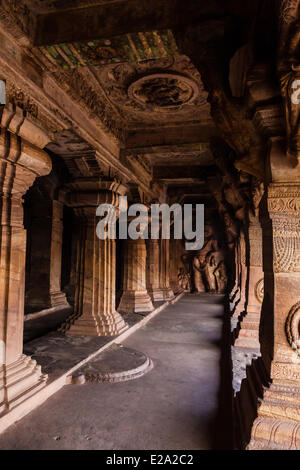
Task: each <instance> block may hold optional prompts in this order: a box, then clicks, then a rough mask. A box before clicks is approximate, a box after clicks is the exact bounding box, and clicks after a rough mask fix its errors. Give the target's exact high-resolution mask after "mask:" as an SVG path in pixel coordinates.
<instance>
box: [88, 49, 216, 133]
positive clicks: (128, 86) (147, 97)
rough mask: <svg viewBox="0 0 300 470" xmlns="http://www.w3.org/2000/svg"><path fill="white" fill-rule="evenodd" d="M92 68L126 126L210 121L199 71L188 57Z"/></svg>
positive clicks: (208, 108)
mask: <svg viewBox="0 0 300 470" xmlns="http://www.w3.org/2000/svg"><path fill="white" fill-rule="evenodd" d="M93 69H94V73H95V75H96V77H97V79H98V81H99V84H100V86H101V88H102V89H103V90H104V91H105V93H106V96H107V99H108V100H109V101H110V103H111V104H112V105H113V106H114V107H115V109H116V110H117V111H118V113H119V115H120V117H121V118H123V119H124V120H125V121H126V124H127V127H130V126H133V127H142V126H144V125H147V124H155V123H157V124H159V125H160V124H178V123H180V122H185V124H187V123H188V122H193V123H194V122H208V121H210V120H211V118H210V107H209V104H208V103H207V93H206V92H205V90H204V87H203V83H202V81H201V77H200V74H199V73H198V71H197V70H196V68H195V67H194V66H193V64H192V62H191V61H190V59H189V58H188V57H187V56H184V55H175V56H169V57H164V58H161V59H157V60H147V61H143V62H135V63H129V62H126V63H123V64H110V65H106V66H98V67H93Z"/></svg>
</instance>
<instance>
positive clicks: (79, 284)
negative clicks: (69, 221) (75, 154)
mask: <svg viewBox="0 0 300 470" xmlns="http://www.w3.org/2000/svg"><path fill="white" fill-rule="evenodd" d="M67 190H69V193H68V194H66V197H65V202H66V204H68V205H70V206H71V207H73V208H74V210H75V214H76V216H77V220H78V224H79V236H78V240H77V259H76V275H75V276H76V279H75V281H76V284H75V286H76V287H75V304H74V314H73V315H71V316H70V317H69V318H68V319H67V321H66V323H65V324H64V325H63V326H62V327H61V330H62V331H66V332H67V334H68V335H88V336H114V335H117V334H119V333H121V332H123V331H124V330H126V328H128V325H127V324H126V323H125V321H124V320H123V318H122V316H121V315H120V314H119V313H118V312H117V311H116V308H115V284H116V283H115V276H116V246H115V239H113V238H111V237H107V238H106V239H105V240H101V239H99V238H98V236H97V233H96V227H97V223H98V222H99V220H100V219H99V217H96V209H97V207H98V206H99V205H100V204H111V205H112V206H114V207H117V206H118V202H119V196H120V195H124V194H125V192H126V188H125V187H124V186H123V185H121V184H120V183H117V182H115V181H110V180H99V178H82V179H79V180H75V181H73V182H72V183H70V184H69V185H68V187H67ZM110 215H111V214H108V230H110V228H109V224H110V223H113V222H114V221H113V220H112V218H110Z"/></svg>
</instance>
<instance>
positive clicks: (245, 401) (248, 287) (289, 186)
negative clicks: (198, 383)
mask: <svg viewBox="0 0 300 470" xmlns="http://www.w3.org/2000/svg"><path fill="white" fill-rule="evenodd" d="M299 204H300V184H298V183H297V182H292V181H291V182H274V183H269V184H268V185H267V186H266V187H265V193H264V196H263V198H262V200H261V203H260V212H259V216H258V214H257V215H255V216H254V215H252V216H250V217H249V221H248V226H247V227H246V228H244V230H243V231H242V232H241V234H240V237H239V239H238V240H237V241H236V246H235V255H234V257H235V260H236V272H235V283H234V286H233V289H232V291H231V293H230V296H229V297H230V309H231V313H232V329H233V331H234V332H235V339H234V348H233V350H234V351H235V352H234V354H242V351H244V353H245V356H246V357H247V360H246V363H245V365H247V368H246V373H245V375H244V380H243V381H242V383H241V388H240V390H238V391H237V395H236V398H235V400H234V407H235V411H236V414H235V418H236V426H237V433H236V435H237V436H238V441H239V442H238V445H239V446H242V447H243V446H246V445H247V448H248V449H299V448H300V415H299V403H300V386H299V383H300V352H299V351H300V296H299V283H300V255H299V253H300V242H299V240H300V216H299V207H300V205H299ZM236 351H238V353H236ZM240 358H241V356H239V360H240Z"/></svg>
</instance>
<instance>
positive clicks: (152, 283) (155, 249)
mask: <svg viewBox="0 0 300 470" xmlns="http://www.w3.org/2000/svg"><path fill="white" fill-rule="evenodd" d="M159 245H160V241H159V240H157V239H151V238H149V239H148V240H146V247H147V273H146V280H147V282H146V284H147V290H148V293H149V295H150V296H151V298H152V300H153V301H160V300H162V299H163V293H162V291H161V289H160V285H159V275H158V271H157V268H158V266H159V258H160V257H159V251H160V247H159Z"/></svg>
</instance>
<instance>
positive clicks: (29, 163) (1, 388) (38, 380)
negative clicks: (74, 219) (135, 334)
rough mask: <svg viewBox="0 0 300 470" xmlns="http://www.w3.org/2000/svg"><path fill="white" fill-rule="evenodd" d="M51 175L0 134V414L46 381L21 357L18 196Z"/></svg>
mask: <svg viewBox="0 0 300 470" xmlns="http://www.w3.org/2000/svg"><path fill="white" fill-rule="evenodd" d="M50 170H51V160H50V158H49V156H48V155H47V154H46V153H45V152H43V151H41V150H39V149H38V148H37V147H35V146H33V145H31V144H29V143H28V142H26V141H25V140H23V139H21V138H20V137H17V136H16V135H14V134H12V133H10V132H9V131H7V130H4V129H1V135H0V187H1V189H0V192H1V200H0V217H1V218H0V414H1V413H2V412H5V411H7V410H9V409H10V408H12V407H14V406H16V405H17V404H18V403H19V402H20V401H23V400H25V399H26V398H27V397H29V396H30V395H32V394H34V393H35V392H36V391H37V390H38V389H39V388H40V387H42V386H43V385H44V384H45V381H46V376H43V375H42V374H41V370H40V367H39V366H37V364H36V362H35V361H33V360H31V358H30V357H28V356H25V355H23V354H22V350H23V322H24V291H25V253H26V231H25V230H24V227H23V206H22V202H23V201H22V196H23V195H24V194H25V192H26V191H27V190H28V188H29V187H30V186H31V185H32V184H33V182H34V180H35V178H36V177H37V176H41V175H45V174H47V173H49V172H50Z"/></svg>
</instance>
